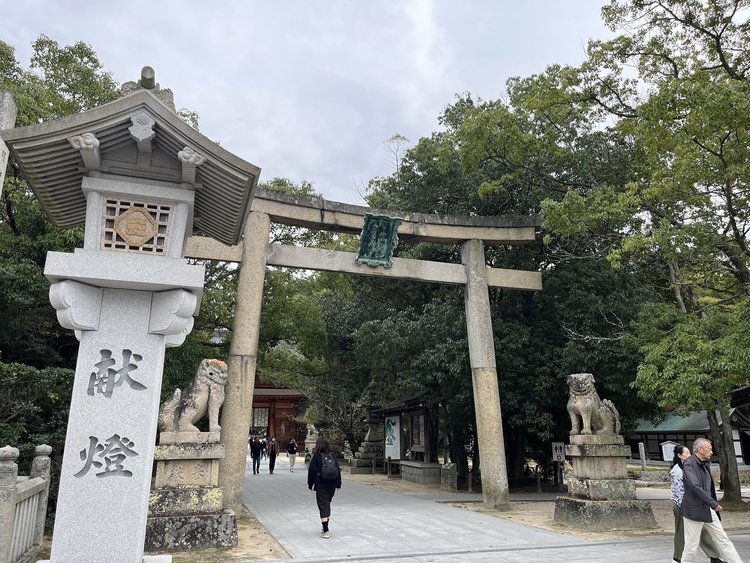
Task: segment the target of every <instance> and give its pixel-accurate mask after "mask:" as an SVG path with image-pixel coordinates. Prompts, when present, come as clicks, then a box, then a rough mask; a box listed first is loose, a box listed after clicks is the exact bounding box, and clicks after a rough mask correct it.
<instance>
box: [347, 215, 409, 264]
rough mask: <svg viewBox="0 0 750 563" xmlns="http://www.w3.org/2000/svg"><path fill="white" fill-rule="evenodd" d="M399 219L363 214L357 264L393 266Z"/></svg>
mask: <svg viewBox="0 0 750 563" xmlns="http://www.w3.org/2000/svg"><path fill="white" fill-rule="evenodd" d="M401 221H402V219H401V218H400V217H389V216H388V215H375V214H373V213H365V225H364V227H362V234H361V235H360V236H359V253H358V254H357V258H356V260H355V261H356V262H357V264H367V265H368V266H385V267H386V268H390V267H391V266H393V262H392V260H391V258H392V257H393V251H394V250H395V249H396V246H398V226H399V225H400V224H401Z"/></svg>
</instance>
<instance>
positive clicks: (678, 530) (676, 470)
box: [669, 444, 721, 563]
mask: <svg viewBox="0 0 750 563" xmlns="http://www.w3.org/2000/svg"><path fill="white" fill-rule="evenodd" d="M689 457H690V449H689V448H687V447H686V446H683V445H682V444H677V445H676V446H675V447H674V457H673V458H672V467H671V469H670V470H669V478H670V482H671V486H672V512H673V514H674V551H673V553H672V561H673V563H681V561H682V548H683V546H684V545H685V535H684V532H683V529H682V520H683V519H682V513H681V512H680V506H681V505H682V497H683V496H684V495H685V485H684V484H683V482H682V466H683V464H684V462H685V460H686V459H687V458H689ZM700 548H701V549H702V550H703V553H705V554H706V555H708V558H709V561H710V563H721V559H720V558H719V556H720V555H721V554H720V553H719V550H718V549H716V546H715V545H714V540H712V539H711V535H710V534H709V533H708V529H706V528H704V529H703V532H702V533H701V541H700Z"/></svg>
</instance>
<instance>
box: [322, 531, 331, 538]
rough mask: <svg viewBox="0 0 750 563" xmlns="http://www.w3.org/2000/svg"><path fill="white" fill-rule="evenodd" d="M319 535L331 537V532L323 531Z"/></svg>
mask: <svg viewBox="0 0 750 563" xmlns="http://www.w3.org/2000/svg"><path fill="white" fill-rule="evenodd" d="M320 537H321V538H325V539H328V538H330V537H331V532H323V533H321V534H320Z"/></svg>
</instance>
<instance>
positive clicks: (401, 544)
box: [244, 454, 750, 563]
mask: <svg viewBox="0 0 750 563" xmlns="http://www.w3.org/2000/svg"><path fill="white" fill-rule="evenodd" d="M248 461H249V460H248ZM247 467H248V468H250V470H249V471H248V473H246V475H245V491H244V504H245V506H246V507H247V508H248V509H249V510H250V511H251V512H252V513H253V514H254V515H255V516H256V517H257V518H258V520H259V521H260V522H261V524H263V526H264V527H265V528H266V529H267V530H268V532H269V533H270V534H271V535H272V536H274V537H275V538H276V540H277V541H278V542H279V543H280V544H281V545H282V547H283V548H284V549H285V550H286V551H287V553H289V555H290V557H291V558H292V560H294V561H296V560H305V561H309V562H336V561H378V562H384V563H388V562H390V563H396V562H398V563H405V562H420V563H423V562H448V561H451V562H456V561H493V562H495V561H497V562H502V561H514V562H517V561H524V562H526V561H529V562H534V561H576V562H578V561H581V562H583V561H588V562H593V561H599V562H608V563H612V562H615V561H617V562H618V563H620V562H623V563H627V562H633V563H635V562H637V563H644V562H646V561H664V562H669V561H671V554H672V537H671V536H653V537H649V538H638V539H623V540H609V541H586V540H581V539H578V538H573V537H570V536H568V535H565V534H562V533H558V532H551V531H547V530H540V529H537V528H533V527H530V526H524V525H521V524H516V523H514V522H509V521H507V520H504V519H501V518H496V517H493V516H487V515H484V514H479V513H476V512H472V511H468V510H464V509H460V508H455V507H453V506H451V505H449V504H445V503H441V502H436V500H437V499H444V498H445V496H446V495H445V494H440V493H438V494H435V492H433V494H424V495H405V494H400V493H395V492H391V491H387V490H384V489H380V488H378V487H374V486H371V485H364V484H360V483H356V482H353V481H347V480H346V475H344V483H343V486H342V488H341V490H340V491H337V493H336V496H335V497H334V500H333V503H332V509H331V525H330V528H331V538H330V539H327V540H326V539H323V538H321V537H320V519H319V516H318V510H317V507H316V505H315V495H314V493H313V492H311V491H308V489H307V467H306V466H305V464H304V463H300V462H299V461H298V462H297V466H296V469H295V472H294V473H290V472H289V466H288V464H287V460H286V456H285V455H284V454H282V457H280V458H279V459H278V461H277V464H276V470H275V471H274V474H273V475H270V474H269V473H268V462H267V461H265V460H264V461H263V462H262V465H261V473H260V474H259V475H253V474H252V469H251V467H252V466H251V464H250V463H248V466H247ZM658 494H662V495H663V493H655V492H654V491H648V492H647V493H646V495H648V496H649V497H650V498H658V497H655V495H658ZM448 496H452V495H448ZM511 496H512V498H517V497H515V495H511ZM530 496H532V498H537V499H538V498H539V495H530ZM553 496H554V495H550V497H553ZM461 498H463V499H465V498H466V495H461ZM662 498H663V497H662ZM518 500H521V498H520V497H518ZM730 538H731V539H732V541H734V543H735V546H736V547H737V550H738V551H739V553H740V555H741V556H743V557H744V558H745V560H746V561H748V562H749V563H750V530H747V531H743V532H742V533H731V534H730ZM706 560H707V559H706Z"/></svg>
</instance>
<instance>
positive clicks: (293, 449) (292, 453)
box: [286, 438, 297, 473]
mask: <svg viewBox="0 0 750 563" xmlns="http://www.w3.org/2000/svg"><path fill="white" fill-rule="evenodd" d="M286 456H287V457H288V458H289V471H291V472H292V473H294V462H295V461H297V441H296V440H295V439H294V438H292V439H291V440H289V443H288V444H287V445H286Z"/></svg>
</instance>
